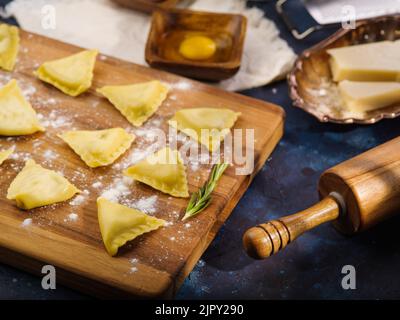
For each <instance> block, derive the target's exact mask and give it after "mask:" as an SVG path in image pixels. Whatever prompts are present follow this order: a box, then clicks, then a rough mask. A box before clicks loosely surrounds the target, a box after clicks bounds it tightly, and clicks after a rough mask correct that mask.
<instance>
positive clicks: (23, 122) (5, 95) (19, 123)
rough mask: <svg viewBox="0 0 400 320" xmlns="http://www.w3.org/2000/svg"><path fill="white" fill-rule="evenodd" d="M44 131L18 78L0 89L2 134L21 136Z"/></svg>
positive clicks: (0, 126)
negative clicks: (22, 90) (19, 84)
mask: <svg viewBox="0 0 400 320" xmlns="http://www.w3.org/2000/svg"><path fill="white" fill-rule="evenodd" d="M37 131H44V128H43V127H42V126H41V125H40V124H39V121H38V119H37V116H36V112H35V110H33V108H32V106H31V104H30V103H29V102H28V101H26V99H25V98H24V96H23V94H22V92H21V89H20V88H19V87H18V84H17V81H16V80H11V81H10V82H9V83H8V84H6V85H5V86H4V87H3V88H1V89H0V135H2V136H20V135H27V134H32V133H35V132H37Z"/></svg>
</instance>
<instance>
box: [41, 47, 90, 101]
mask: <svg viewBox="0 0 400 320" xmlns="http://www.w3.org/2000/svg"><path fill="white" fill-rule="evenodd" d="M97 54H98V51H97V50H86V51H82V52H79V53H77V54H74V55H72V56H69V57H66V58H62V59H58V60H53V61H49V62H45V63H43V64H42V65H41V66H40V67H39V69H38V70H37V71H36V75H37V76H38V77H39V79H40V80H42V81H44V82H47V83H49V84H51V85H53V86H55V87H56V88H58V89H59V90H61V91H62V92H64V93H65V94H68V95H70V96H73V97H76V96H78V95H80V94H81V93H83V92H85V91H86V90H88V89H89V88H90V87H91V85H92V79H93V70H94V65H95V63H96V57H97Z"/></svg>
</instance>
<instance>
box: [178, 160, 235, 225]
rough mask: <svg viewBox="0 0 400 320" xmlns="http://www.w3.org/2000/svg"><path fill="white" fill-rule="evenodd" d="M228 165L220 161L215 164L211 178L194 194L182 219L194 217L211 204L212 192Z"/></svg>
mask: <svg viewBox="0 0 400 320" xmlns="http://www.w3.org/2000/svg"><path fill="white" fill-rule="evenodd" d="M228 166H229V164H227V163H218V164H216V165H214V167H213V169H212V171H211V174H210V178H209V179H208V181H207V182H206V183H205V185H204V186H202V187H201V188H200V189H199V190H198V191H197V192H195V193H193V194H192V196H191V198H190V200H189V204H188V206H187V208H186V212H185V216H184V217H183V219H182V220H186V219H189V218H192V217H194V216H195V215H197V214H198V213H200V212H201V211H203V210H204V209H205V208H207V207H208V206H209V205H210V204H211V194H212V192H213V191H214V189H215V187H216V186H217V183H218V181H219V179H220V178H221V177H222V175H223V173H224V172H225V170H226V168H228Z"/></svg>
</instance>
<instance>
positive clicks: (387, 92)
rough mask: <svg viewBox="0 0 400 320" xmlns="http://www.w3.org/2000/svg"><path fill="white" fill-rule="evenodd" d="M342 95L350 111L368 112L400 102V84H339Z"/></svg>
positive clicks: (355, 82)
mask: <svg viewBox="0 0 400 320" xmlns="http://www.w3.org/2000/svg"><path fill="white" fill-rule="evenodd" d="M339 91H340V94H341V96H342V98H343V100H344V102H345V104H346V106H347V108H348V109H349V110H350V111H354V112H366V111H371V110H374V109H379V108H383V107H386V106H390V105H392V104H394V103H396V102H400V82H358V81H348V80H344V81H341V82H340V83H339Z"/></svg>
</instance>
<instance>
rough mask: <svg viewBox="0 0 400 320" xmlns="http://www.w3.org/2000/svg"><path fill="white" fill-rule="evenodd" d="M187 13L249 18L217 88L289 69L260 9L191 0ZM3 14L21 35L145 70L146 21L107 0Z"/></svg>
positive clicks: (228, 1) (20, 3)
mask: <svg viewBox="0 0 400 320" xmlns="http://www.w3.org/2000/svg"><path fill="white" fill-rule="evenodd" d="M189 8H190V9H199V10H206V11H214V12H215V11H218V12H232V13H241V14H243V15H245V16H246V17H247V19H248V29H247V35H246V40H245V48H244V53H243V58H242V66H241V68H240V71H239V72H238V73H237V74H236V75H235V76H234V77H233V78H231V79H228V80H225V81H222V82H220V83H219V84H218V85H219V86H220V87H222V88H224V89H226V90H231V91H236V90H244V89H249V88H253V87H258V86H262V85H265V84H268V83H270V82H271V81H274V80H276V79H280V78H282V77H284V76H285V74H286V73H287V72H289V70H290V69H291V67H292V65H293V62H294V60H295V58H296V56H295V54H294V52H293V50H292V49H291V48H290V47H289V46H288V45H287V43H286V42H285V41H284V40H283V39H281V38H280V37H279V31H278V29H277V28H276V26H275V25H274V23H273V22H272V21H270V20H268V19H266V18H265V17H264V14H263V12H262V11H261V10H259V9H257V8H252V9H248V8H246V1H245V0H218V1H215V0H196V1H195V2H194V3H192V4H191V5H190V6H189ZM53 14H54V16H55V19H52V18H51V16H52V15H53ZM6 15H14V16H15V18H16V19H17V20H18V22H19V24H20V25H21V27H22V28H23V29H25V30H28V31H31V32H35V33H38V34H42V35H45V36H48V37H51V38H55V39H58V40H61V41H64V42H69V43H72V44H74V45H78V46H81V47H85V48H96V49H99V50H100V51H101V52H102V53H104V54H107V55H111V56H115V57H117V58H121V59H124V60H127V61H131V62H134V63H138V64H142V65H146V62H145V59H144V48H145V44H146V40H147V34H148V31H149V26H150V16H149V15H147V14H143V13H140V12H136V11H133V10H129V9H124V8H121V7H119V6H117V5H115V4H113V3H112V2H111V1H109V0H35V1H31V0H14V1H13V2H11V3H10V4H8V5H7V6H6V8H5V14H4V13H3V16H6ZM53 20H54V21H53ZM53 22H55V24H53Z"/></svg>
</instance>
